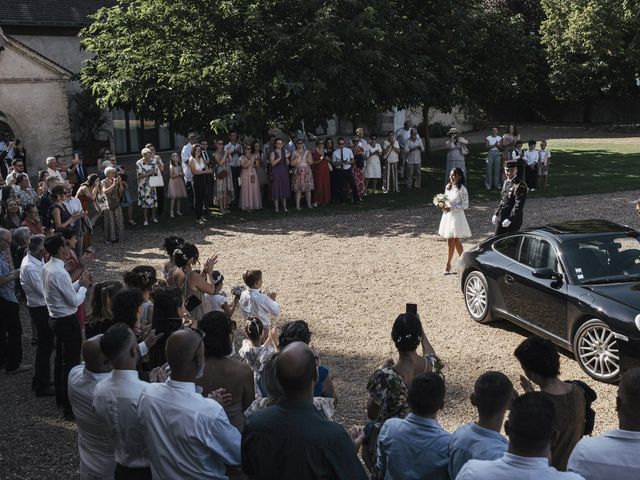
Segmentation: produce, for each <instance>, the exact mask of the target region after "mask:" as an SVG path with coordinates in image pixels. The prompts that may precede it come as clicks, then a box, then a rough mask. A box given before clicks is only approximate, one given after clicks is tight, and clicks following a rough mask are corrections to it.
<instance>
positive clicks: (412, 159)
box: [404, 128, 424, 190]
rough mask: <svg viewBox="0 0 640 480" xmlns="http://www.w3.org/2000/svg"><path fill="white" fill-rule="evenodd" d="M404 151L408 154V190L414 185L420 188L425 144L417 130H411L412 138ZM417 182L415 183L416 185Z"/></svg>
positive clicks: (406, 143)
mask: <svg viewBox="0 0 640 480" xmlns="http://www.w3.org/2000/svg"><path fill="white" fill-rule="evenodd" d="M404 145H405V147H404V151H405V153H406V154H407V155H406V159H407V166H406V175H405V178H406V180H407V188H408V189H409V190H412V189H413V187H414V185H415V187H416V188H420V182H421V180H422V171H421V167H422V152H423V151H424V143H422V139H421V138H420V137H419V136H418V131H417V130H416V129H415V128H412V129H411V136H410V137H409V138H408V140H407V141H406V142H405V144H404ZM414 180H415V183H414Z"/></svg>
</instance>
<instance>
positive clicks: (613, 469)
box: [567, 367, 640, 480]
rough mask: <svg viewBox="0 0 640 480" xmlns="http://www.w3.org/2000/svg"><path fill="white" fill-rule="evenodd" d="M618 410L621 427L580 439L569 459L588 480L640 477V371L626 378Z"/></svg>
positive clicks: (617, 400)
mask: <svg viewBox="0 0 640 480" xmlns="http://www.w3.org/2000/svg"><path fill="white" fill-rule="evenodd" d="M616 410H617V412H618V422H619V427H620V428H618V429H616V430H610V431H609V432H607V433H604V434H602V435H600V436H598V437H584V438H583V439H582V440H580V441H579V442H578V444H577V445H576V447H575V448H574V449H573V452H572V453H571V457H569V464H568V467H567V469H568V470H569V471H570V472H576V473H579V474H580V475H582V476H583V477H584V478H586V479H587V480H597V479H611V480H637V479H638V478H640V368H638V367H636V368H633V369H631V370H629V371H627V372H626V373H625V374H624V375H623V377H622V380H621V381H620V385H619V387H618V397H617V398H616Z"/></svg>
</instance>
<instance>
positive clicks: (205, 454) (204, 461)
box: [138, 379, 240, 480]
mask: <svg viewBox="0 0 640 480" xmlns="http://www.w3.org/2000/svg"><path fill="white" fill-rule="evenodd" d="M138 415H139V417H140V421H141V423H142V429H143V434H144V439H145V442H146V444H147V447H148V452H149V460H150V463H151V473H152V474H153V478H154V480H175V479H178V478H179V479H181V480H201V479H226V478H227V476H226V475H225V464H227V465H240V432H239V431H238V430H237V429H236V428H235V427H233V426H232V425H231V424H230V423H229V420H228V418H227V415H226V413H225V412H224V409H223V408H222V406H221V405H220V404H219V403H218V402H216V401H215V400H212V399H210V398H204V397H203V396H202V395H201V394H200V393H198V392H197V391H196V386H195V384H193V383H186V382H177V381H175V380H171V379H169V380H167V383H152V384H149V385H147V386H146V388H145V389H144V391H143V392H142V395H141V396H140V403H139V405H138Z"/></svg>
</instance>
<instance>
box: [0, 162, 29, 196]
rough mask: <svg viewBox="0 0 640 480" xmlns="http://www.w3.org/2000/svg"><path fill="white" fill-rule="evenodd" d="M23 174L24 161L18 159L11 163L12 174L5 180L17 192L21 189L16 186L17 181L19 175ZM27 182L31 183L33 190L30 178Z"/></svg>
mask: <svg viewBox="0 0 640 480" xmlns="http://www.w3.org/2000/svg"><path fill="white" fill-rule="evenodd" d="M22 173H24V160H22V159H19V158H16V159H15V160H13V161H12V162H11V173H9V174H8V175H7V178H5V179H4V181H5V183H6V184H7V185H8V186H12V187H13V188H15V189H16V190H17V189H19V188H20V187H19V186H18V185H16V179H17V178H18V175H20V174H22ZM27 180H28V181H29V188H31V181H30V180H29V177H28V176H27Z"/></svg>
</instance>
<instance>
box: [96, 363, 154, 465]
mask: <svg viewBox="0 0 640 480" xmlns="http://www.w3.org/2000/svg"><path fill="white" fill-rule="evenodd" d="M147 385H148V383H147V382H143V381H142V380H140V379H139V378H138V372H137V371H136V370H114V371H113V372H112V373H111V376H110V377H109V378H107V379H106V380H103V381H102V382H100V383H99V384H98V385H97V386H96V389H95V392H94V394H93V408H94V410H95V412H96V414H97V415H98V416H99V417H100V418H101V419H102V421H103V422H104V425H105V426H106V429H107V430H108V432H109V434H110V435H111V439H112V441H113V448H114V452H115V457H116V461H117V462H118V463H119V464H120V465H124V466H125V467H130V468H144V467H148V466H149V458H148V456H147V446H146V444H145V442H144V437H143V435H142V425H141V424H140V419H139V418H138V402H139V400H140V394H141V393H142V391H143V390H144V388H145V387H146V386H147Z"/></svg>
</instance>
